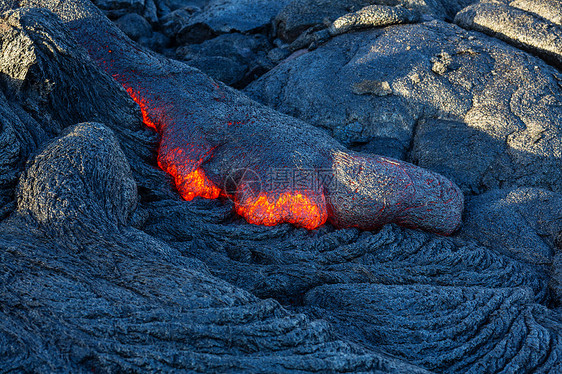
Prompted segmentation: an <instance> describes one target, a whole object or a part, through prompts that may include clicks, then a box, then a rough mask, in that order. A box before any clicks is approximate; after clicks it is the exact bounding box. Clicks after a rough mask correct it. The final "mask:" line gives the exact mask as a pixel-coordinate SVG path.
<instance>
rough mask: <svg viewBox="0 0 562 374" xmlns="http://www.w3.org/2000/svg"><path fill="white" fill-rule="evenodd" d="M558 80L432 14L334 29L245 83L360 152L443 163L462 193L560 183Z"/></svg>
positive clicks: (533, 61) (532, 61)
mask: <svg viewBox="0 0 562 374" xmlns="http://www.w3.org/2000/svg"><path fill="white" fill-rule="evenodd" d="M477 36H478V37H477ZM561 82H562V75H561V74H560V72H559V71H557V70H556V69H554V68H552V67H550V66H548V65H546V64H545V63H544V62H543V61H541V60H540V59H537V58H535V57H532V56H530V55H528V54H527V53H525V52H522V51H520V50H517V49H515V48H513V47H510V46H508V45H505V44H504V43H503V42H498V41H497V40H495V39H493V38H488V37H485V36H482V35H481V34H475V33H469V32H466V31H464V30H462V29H460V28H459V27H456V26H454V25H450V24H446V23H444V22H441V21H432V22H428V23H423V24H415V25H404V26H394V27H388V28H386V29H384V30H371V31H366V32H361V33H351V34H345V35H342V36H338V37H335V38H334V39H332V40H331V41H329V42H328V43H326V44H325V45H323V46H321V47H319V48H318V49H316V50H314V51H312V52H309V53H306V54H303V55H301V56H300V57H298V58H295V59H292V60H291V61H288V62H286V63H283V64H280V65H279V66H277V67H276V68H275V69H274V70H272V71H270V72H269V73H267V74H266V75H264V76H262V77H261V78H260V79H259V80H257V81H255V82H253V83H252V84H251V85H249V86H248V87H247V88H246V89H245V92H247V93H248V94H250V95H251V96H252V97H253V98H254V99H257V100H259V101H261V102H263V103H264V104H266V105H269V106H272V107H273V108H275V109H277V110H280V111H282V112H284V113H287V114H289V115H293V116H295V117H298V118H301V119H303V120H306V121H307V122H309V123H312V124H314V125H316V126H319V127H321V128H325V129H328V130H330V131H331V132H332V133H333V134H334V137H335V138H337V139H339V140H340V141H342V142H343V143H344V144H347V145H349V146H354V147H355V148H356V149H359V150H363V151H370V152H374V153H382V154H387V155H389V156H393V157H398V158H402V159H410V160H413V161H414V162H416V163H417V164H418V165H421V166H424V167H428V168H430V169H432V170H437V171H439V172H440V173H442V174H444V175H446V176H448V177H450V178H451V179H452V180H454V181H455V182H456V183H458V184H459V186H461V188H463V189H464V190H465V191H467V192H476V193H478V192H482V191H484V190H487V189H490V188H497V187H508V186H512V187H519V186H521V187H524V186H533V187H541V188H546V189H549V190H553V191H556V192H560V191H562V190H561V188H562V187H561V186H562V168H561V162H562V155H561V153H560V150H561V149H562V143H561V141H562V140H561V139H562V124H561V120H560V119H561V118H562V106H560V103H561V102H562V85H561V84H562V83H561Z"/></svg>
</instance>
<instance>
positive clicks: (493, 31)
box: [455, 1, 562, 69]
mask: <svg viewBox="0 0 562 374" xmlns="http://www.w3.org/2000/svg"><path fill="white" fill-rule="evenodd" d="M545 3H547V2H546V1H542V2H541V1H539V4H537V6H524V5H523V4H525V5H530V4H529V3H528V2H527V3H523V4H522V5H521V6H523V7H524V8H525V9H526V10H523V9H519V8H518V7H517V3H516V2H514V6H510V5H507V4H501V3H495V2H494V3H492V2H490V3H478V4H474V5H472V6H469V7H467V8H465V9H463V11H462V12H460V13H458V14H457V15H456V17H455V23H456V24H458V25H459V26H461V27H464V28H466V29H470V30H476V31H480V32H483V33H485V34H488V35H491V36H494V37H497V38H498V39H501V40H504V41H506V42H508V43H510V44H513V45H515V46H517V47H519V48H522V49H524V50H527V51H529V52H531V53H534V54H536V55H537V56H540V57H542V58H543V59H545V60H546V61H547V62H550V63H551V64H553V65H554V66H556V67H557V68H559V69H560V68H562V26H561V25H560V20H559V18H560V15H559V16H558V18H554V17H551V16H550V15H551V14H553V13H554V14H555V12H550V11H549V10H550V9H548V8H547V9H543V7H541V6H540V4H545ZM559 4H560V3H559ZM551 8H554V6H552V7H551ZM557 8H558V9H557V10H558V12H560V11H562V6H560V5H558V7H557ZM536 13H538V14H536ZM541 13H543V14H545V16H546V17H548V18H554V19H555V22H553V21H550V20H549V19H548V18H543V17H542V16H541V15H540V14H541ZM556 22H558V24H556Z"/></svg>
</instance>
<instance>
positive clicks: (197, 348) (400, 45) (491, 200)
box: [0, 0, 562, 374]
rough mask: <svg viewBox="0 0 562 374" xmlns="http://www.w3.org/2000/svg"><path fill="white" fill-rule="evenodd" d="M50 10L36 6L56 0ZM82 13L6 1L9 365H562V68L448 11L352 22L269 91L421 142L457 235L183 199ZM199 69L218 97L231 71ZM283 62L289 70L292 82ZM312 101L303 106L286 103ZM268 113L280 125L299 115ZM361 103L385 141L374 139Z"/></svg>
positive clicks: (2, 342) (4, 299) (355, 127)
mask: <svg viewBox="0 0 562 374" xmlns="http://www.w3.org/2000/svg"><path fill="white" fill-rule="evenodd" d="M41 1H42V0H41ZM41 1H39V0H37V1H35V0H25V3H24V4H23V5H31V6H32V7H37V6H38V5H39V6H40V5H42V4H43V5H45V6H47V7H51V9H53V5H54V2H51V1H46V2H43V3H42V2H41ZM514 2H518V3H524V2H525V1H524V0H518V1H514ZM63 3H64V2H63ZM172 3H173V1H172V0H168V1H166V4H168V6H169V7H170V8H173V5H171V4H172ZM543 3H544V4H547V5H548V0H544V1H542V2H541V4H543ZM74 4H77V5H78V8H70V9H71V10H70V17H75V16H76V13H73V12H77V11H78V12H80V9H83V8H81V6H83V5H84V3H81V2H80V1H78V2H76V3H74ZM391 5H392V4H391ZM555 5H556V4H555ZM17 6H18V4H17V3H16V2H15V1H14V2H3V3H0V12H4V11H7V10H9V9H11V8H17ZM521 6H523V5H521ZM86 9H88V8H87V7H86ZM521 9H522V8H521ZM541 9H542V8H541ZM55 10H57V8H55ZM57 11H59V12H60V14H59V15H61V16H62V17H63V18H64V17H69V14H68V13H64V12H65V11H68V9H62V11H61V8H58V10H57ZM67 19H68V18H67ZM104 22H105V20H104V21H103V22H101V21H100V22H98V23H97V25H98V26H99V27H101V26H103V27H105V26H104V25H105V23H104ZM73 26H76V24H74V25H73V24H72V23H70V24H68V23H67V24H66V25H65V24H64V22H61V21H60V20H59V19H58V18H57V17H56V16H55V15H54V14H52V13H50V12H47V11H45V10H39V9H28V8H22V9H19V10H15V11H9V12H4V13H1V15H0V46H1V48H0V73H1V74H0V116H1V121H0V357H1V359H0V372H1V373H4V372H14V371H15V372H49V373H50V372H72V373H86V372H92V371H93V372H139V373H141V372H177V371H186V372H227V371H231V372H260V373H263V372H271V373H274V372H275V373H277V372H301V373H302V372H375V373H428V372H443V373H468V372H470V373H493V372H500V371H503V372H509V373H511V372H519V373H531V372H544V373H553V374H557V373H560V372H562V364H561V363H562V359H561V358H562V342H561V339H562V309H560V305H561V302H562V250H561V248H562V234H561V229H562V227H561V225H562V223H561V222H562V220H561V218H562V217H561V216H560V212H561V211H562V207H561V204H562V199H561V195H560V193H561V192H560V190H559V188H560V187H559V186H560V175H559V174H558V173H559V172H557V169H556V167H558V168H559V166H560V155H559V154H558V153H556V149H560V147H559V144H558V142H559V140H558V139H559V138H560V134H559V128H560V126H561V124H560V118H562V117H561V116H560V81H561V78H560V73H559V72H558V71H557V70H556V69H555V68H553V67H552V66H549V65H547V64H545V63H543V62H542V61H541V60H540V59H538V58H536V57H533V56H531V55H529V54H527V53H526V52H522V51H520V50H518V49H516V48H514V47H511V46H508V45H506V44H504V43H503V42H501V41H497V40H494V39H492V38H490V37H487V36H484V35H482V34H480V33H478V32H466V31H463V30H461V29H459V28H458V27H456V26H451V25H447V24H445V23H442V22H432V23H424V24H420V25H399V26H391V27H387V28H385V29H379V30H374V31H365V32H361V33H353V34H344V35H341V36H337V37H335V38H333V39H332V40H331V41H329V42H328V43H327V44H325V45H320V46H319V48H318V49H317V50H315V51H313V52H310V53H304V54H301V55H300V56H298V55H297V56H293V57H292V59H291V60H289V61H285V62H284V63H282V64H281V65H280V66H278V67H277V68H275V69H274V70H273V71H272V73H271V75H270V76H268V77H267V78H265V79H264V80H263V81H260V82H258V83H257V84H255V86H253V88H252V89H251V90H249V91H251V92H252V93H253V94H255V95H257V93H259V92H258V90H257V89H256V87H259V86H260V85H261V86H262V87H263V89H264V91H265V93H264V96H263V97H266V95H270V97H275V98H276V99H275V100H272V101H271V102H269V104H270V105H271V106H273V107H277V108H279V109H281V110H283V111H287V112H290V113H291V114H293V115H296V116H299V117H301V118H305V119H307V120H308V121H309V122H310V123H312V124H314V125H319V124H320V125H322V124H321V123H320V121H316V120H315V118H318V119H321V118H323V117H322V115H323V113H328V115H331V116H333V117H334V119H333V122H331V123H337V122H338V121H340V119H338V118H339V117H337V116H338V115H340V114H339V112H340V111H341V112H344V113H345V112H346V111H347V112H348V113H351V116H352V117H353V116H355V117H357V118H354V119H353V121H351V122H349V123H347V124H346V125H347V126H346V127H345V131H344V130H341V129H340V130H338V128H337V126H334V127H333V129H335V130H330V131H331V132H332V133H333V134H334V135H335V136H336V137H338V138H340V139H342V140H346V141H347V142H348V144H349V145H352V146H355V147H358V148H362V149H364V150H371V151H377V152H378V151H380V150H384V151H385V152H387V153H388V154H396V155H398V156H401V157H403V158H408V157H411V158H412V159H414V156H413V155H415V158H416V159H417V160H420V161H419V162H420V163H424V164H425V165H426V166H428V167H429V168H430V169H432V170H439V171H441V172H444V173H448V175H450V176H451V177H452V178H454V179H455V180H456V181H457V182H459V183H460V184H462V186H463V188H464V189H465V191H467V192H470V193H469V194H468V195H467V196H468V197H469V199H468V204H467V213H466V217H465V220H464V225H463V227H462V229H461V231H460V232H459V233H458V235H455V236H453V237H450V238H447V237H442V236H438V235H435V234H430V233H426V232H421V231H417V230H411V229H406V228H401V227H398V226H395V225H387V226H384V227H383V228H382V229H381V230H380V231H377V232H374V231H361V230H358V229H354V228H347V229H335V228H334V227H332V226H331V225H329V224H327V225H323V226H321V227H320V228H318V229H317V230H311V231H309V230H305V229H302V228H295V227H294V226H291V225H289V224H281V225H276V226H273V227H264V226H256V225H251V224H248V223H246V222H245V221H244V220H243V219H241V218H240V217H238V216H236V215H235V214H233V212H232V208H233V205H234V204H233V203H232V202H230V201H228V200H224V201H219V200H205V199H199V198H196V199H194V200H193V201H191V202H185V201H182V200H181V199H180V198H179V196H178V194H177V192H176V191H174V190H173V189H172V183H171V182H172V181H171V180H170V179H169V177H167V175H166V174H165V173H164V172H162V171H160V170H158V168H157V165H156V154H155V150H156V145H157V142H156V140H157V139H156V135H155V134H154V133H153V132H152V131H149V130H146V129H143V127H142V126H143V125H142V124H141V119H142V117H143V116H142V113H141V111H140V110H139V109H138V105H136V104H135V103H134V101H132V100H131V99H130V97H129V95H128V94H127V93H126V92H125V90H123V89H122V88H121V87H120V85H119V84H117V83H116V82H115V81H114V80H113V79H112V78H111V76H109V75H107V74H106V73H105V72H104V70H107V69H106V67H104V66H103V64H102V68H100V67H99V66H98V65H97V64H96V63H95V62H94V61H92V59H91V58H90V57H88V54H87V52H86V51H85V50H84V49H82V48H81V47H79V46H78V45H77V44H76V42H75V40H74V38H73V35H74V36H76V30H72V27H73ZM110 30H113V29H110ZM358 36H360V37H358ZM78 39H79V38H78ZM219 41H220V39H219ZM217 43H218V41H217ZM130 45H132V46H135V47H136V45H135V44H133V43H132V42H131V44H130ZM137 48H138V47H137ZM371 48H372V52H370V53H367V52H366V51H367V50H369V49H371ZM457 48H458V49H457ZM139 50H142V49H141V48H139ZM137 57H138V56H137ZM139 58H140V57H139ZM158 61H166V60H164V59H162V60H158ZM108 63H118V61H108ZM174 64H175V63H174ZM178 66H179V65H178ZM186 69H187V71H190V72H193V75H195V76H197V77H198V79H195V80H194V79H193V78H192V77H190V80H189V82H190V84H191V85H192V87H193V92H194V94H193V97H197V98H198V100H199V101H196V102H198V103H199V105H200V106H201V107H202V108H206V109H208V110H214V109H213V108H216V105H217V104H216V103H217V100H215V98H216V97H217V96H216V95H215V96H213V95H208V94H207V93H208V92H209V88H208V83H209V82H212V81H211V80H210V79H209V78H207V77H206V76H205V75H203V74H201V73H198V72H195V71H194V70H192V69H189V68H186ZM307 69H309V70H307ZM322 69H326V70H328V73H325V72H323V70H322ZM338 71H339V73H340V74H342V77H341V78H340V80H339V81H338V80H334V76H337V75H332V76H331V79H332V81H333V82H331V83H330V84H329V85H328V84H327V83H326V81H327V79H326V78H325V75H324V74H329V73H330V72H338ZM508 72H511V74H512V75H510V74H508ZM313 74H316V77H317V79H316V80H313V79H312V75H313ZM353 74H357V75H356V78H357V77H359V78H360V79H355V80H353V79H351V77H352V76H353ZM279 76H280V77H283V79H284V80H285V82H289V83H290V84H288V85H287V86H285V87H283V88H282V89H281V91H282V94H281V95H279V94H277V95H275V94H274V91H275V90H276V89H278V87H280V86H279V84H280V83H279V81H281V82H284V81H283V79H279V78H276V77H279ZM309 76H310V77H309ZM298 78H300V79H303V80H304V82H303V83H302V85H299V84H297V83H295V80H296V79H298ZM305 78H306V79H305ZM264 81H267V82H269V83H268V84H266V85H264ZM217 85H219V84H217ZM219 86H220V87H221V90H222V92H223V93H225V95H237V96H236V97H239V98H240V97H242V96H240V94H239V93H237V92H236V91H234V90H230V89H228V88H226V87H224V86H222V85H219ZM317 90H319V91H323V92H322V94H323V95H327V96H328V97H329V99H330V100H329V101H326V102H324V101H319V102H316V100H320V99H322V95H320V94H319V93H317V92H316V91H317ZM211 92H213V91H212V90H211ZM299 95H300V100H302V101H303V103H304V104H303V106H300V104H299V101H298V100H296V99H295V100H294V101H290V100H287V101H284V100H285V99H284V98H291V97H297V96H299ZM346 95H347V96H346ZM257 96H259V95H257ZM260 97H261V96H260ZM363 99H364V101H360V100H363ZM193 100H195V99H193ZM276 100H277V101H276ZM345 100H349V102H350V103H351V104H346V103H345ZM498 103H499V104H498ZM237 104H238V105H240V106H242V108H248V107H250V108H260V109H256V111H255V113H257V114H260V113H261V114H263V113H264V111H265V109H261V108H263V107H261V106H256V104H255V103H252V102H251V101H250V100H247V99H244V100H242V99H239V101H237ZM190 105H191V104H190ZM311 105H312V106H313V108H312V109H310V110H309V109H308V108H307V107H309V106H311ZM346 105H357V107H358V108H359V109H360V111H359V110H357V111H356V112H353V110H355V109H353V107H350V106H346ZM393 107H394V109H393ZM286 108H290V110H286ZM467 108H468V109H467ZM314 110H315V111H316V112H317V113H316V116H317V117H311V118H307V117H306V116H310V113H311V112H312V111H314ZM201 113H202V112H201ZM214 113H216V111H214ZM267 113H270V115H269V116H268V117H266V118H265V120H264V122H262V123H261V126H263V127H262V128H263V129H266V127H265V125H266V124H267V123H268V120H269V121H271V120H280V119H282V120H283V121H289V122H290V121H293V122H291V123H297V122H295V121H296V120H295V119H289V117H287V116H284V115H281V114H278V113H275V112H273V111H270V112H267ZM272 113H274V114H272ZM362 113H366V115H368V116H372V118H373V122H372V124H374V123H378V124H379V125H380V124H381V123H382V124H385V123H386V124H385V125H383V127H382V129H384V131H383V130H381V132H380V133H375V135H374V136H373V135H372V134H373V132H371V133H365V135H364V134H361V132H362V131H363V126H362V125H361V124H360V123H359V121H360V120H361V118H363V117H361V116H359V114H362ZM397 115H400V116H401V117H400V118H401V119H400V118H398V119H397V117H396V116H397ZM377 116H378V117H377ZM206 118H208V117H206ZM326 118H327V119H326V122H325V123H330V122H329V121H328V120H329V118H328V117H326ZM210 119H211V120H213V119H215V117H212V118H210ZM145 120H146V118H145ZM255 120H256V121H259V120H260V118H256V119H255ZM262 120H263V119H262ZM377 121H378V122H377ZM369 123H371V122H369ZM76 124H77V125H76ZM379 125H378V126H379ZM322 126H324V125H322ZM324 127H326V128H330V126H324ZM377 128H378V127H377V126H373V127H372V129H375V131H378V130H376V129H377ZM263 131H265V130H263ZM322 136H325V135H322ZM409 142H411V144H409ZM519 150H523V151H522V152H521V153H519ZM466 153H470V154H469V155H466ZM487 153H488V155H487ZM490 154H491V156H490ZM486 156H488V157H489V160H491V161H489V162H488V161H486V160H488V158H486ZM472 157H473V158H472ZM525 157H526V158H525ZM496 159H498V160H497V161H494V160H496ZM457 160H458V161H457ZM482 162H483V163H485V164H486V166H485V167H483V166H482V165H481V164H480V163H482ZM498 165H500V166H501V165H503V166H504V167H498ZM463 168H464V169H463ZM498 168H499V170H496V169H498ZM483 175H484V176H483ZM492 177H493V178H492ZM494 178H497V179H494ZM483 191H486V192H484V193H481V192H483ZM471 193H472V194H476V195H475V196H471Z"/></svg>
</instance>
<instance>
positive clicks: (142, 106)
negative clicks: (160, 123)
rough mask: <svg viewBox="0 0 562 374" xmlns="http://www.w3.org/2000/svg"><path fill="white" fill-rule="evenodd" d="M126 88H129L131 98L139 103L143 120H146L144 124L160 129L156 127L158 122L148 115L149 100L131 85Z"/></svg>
mask: <svg viewBox="0 0 562 374" xmlns="http://www.w3.org/2000/svg"><path fill="white" fill-rule="evenodd" d="M125 90H127V93H128V94H129V96H131V98H132V99H133V100H134V101H135V102H136V103H137V104H139V107H140V109H141V113H142V121H143V122H144V124H145V125H147V126H148V127H150V128H152V129H153V130H155V131H158V129H157V128H156V124H155V123H154V122H152V120H151V119H150V118H149V117H148V100H146V99H145V98H143V97H141V96H140V95H139V94H138V93H136V92H135V91H133V89H132V88H131V87H125Z"/></svg>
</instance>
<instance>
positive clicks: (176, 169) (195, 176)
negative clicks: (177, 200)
mask: <svg viewBox="0 0 562 374" xmlns="http://www.w3.org/2000/svg"><path fill="white" fill-rule="evenodd" d="M159 156H161V155H159ZM171 159H172V162H169V161H168V162H164V161H162V160H163V158H162V157H158V166H160V168H161V169H162V170H164V171H165V172H166V173H168V174H170V175H171V176H172V177H174V181H175V183H176V188H177V189H178V192H179V193H180V195H181V197H182V198H184V200H187V201H191V200H193V199H194V198H195V197H197V196H200V197H204V198H205V199H216V198H218V197H219V196H220V193H221V189H220V188H218V187H217V186H216V185H215V184H214V183H213V182H212V181H211V180H210V179H209V178H208V177H207V175H206V174H205V172H204V171H203V169H201V167H198V168H197V169H195V170H193V171H188V170H189V169H187V168H186V166H188V165H193V164H200V163H201V162H195V161H193V160H189V159H187V158H186V156H184V152H183V150H181V149H175V150H173V151H172V157H171Z"/></svg>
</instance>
